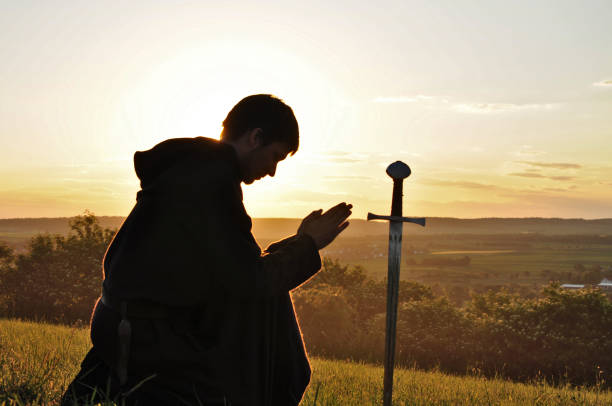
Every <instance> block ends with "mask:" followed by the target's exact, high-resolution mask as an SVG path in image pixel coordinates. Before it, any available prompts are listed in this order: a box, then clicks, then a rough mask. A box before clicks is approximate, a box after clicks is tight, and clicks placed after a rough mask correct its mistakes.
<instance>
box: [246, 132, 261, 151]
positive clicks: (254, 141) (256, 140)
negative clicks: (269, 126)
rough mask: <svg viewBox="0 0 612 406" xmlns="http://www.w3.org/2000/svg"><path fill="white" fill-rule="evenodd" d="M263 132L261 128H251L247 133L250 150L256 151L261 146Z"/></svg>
mask: <svg viewBox="0 0 612 406" xmlns="http://www.w3.org/2000/svg"><path fill="white" fill-rule="evenodd" d="M262 134H263V130H262V129H261V128H253V129H252V130H249V131H248V134H247V143H248V145H249V147H250V148H252V149H256V148H259V147H261V146H262V145H263V137H262Z"/></svg>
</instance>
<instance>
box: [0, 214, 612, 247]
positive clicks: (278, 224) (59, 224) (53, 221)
mask: <svg viewBox="0 0 612 406" xmlns="http://www.w3.org/2000/svg"><path fill="white" fill-rule="evenodd" d="M76 214H78V213H75V215H76ZM123 219H124V218H123V217H119V216H99V217H98V220H99V221H100V224H101V225H102V226H103V227H108V228H117V227H119V226H120V225H121V223H122V222H123ZM300 221H301V220H300V219H291V218H254V219H253V234H254V235H255V237H256V238H257V239H258V241H260V242H261V243H262V244H263V243H267V242H270V241H274V240H278V239H280V238H283V237H286V236H288V235H292V234H294V233H295V231H296V230H297V228H298V226H299V224H300ZM68 222H69V218H67V217H59V218H22V219H19V218H18V219H0V240H4V241H7V242H9V243H10V244H11V245H12V246H14V247H23V246H25V244H26V243H27V241H28V240H29V239H30V238H31V237H32V236H33V235H35V234H37V233H40V232H48V233H58V234H65V233H67V232H68V231H69V225H68ZM350 223H351V225H350V227H349V228H348V229H347V230H346V231H344V232H343V233H342V235H341V237H340V238H341V239H344V238H348V239H351V238H359V237H365V236H369V237H372V236H374V237H376V236H387V235H388V231H389V226H388V224H387V223H386V222H383V221H366V220H363V219H350ZM438 234H480V235H489V234H490V235H503V234H506V235H507V234H516V235H532V234H543V235H570V234H577V235H586V234H589V235H608V236H612V219H597V220H583V219H555V218H482V219H457V218H446V217H433V218H428V219H427V226H426V227H419V226H414V225H406V226H404V235H405V236H416V237H421V236H430V235H438Z"/></svg>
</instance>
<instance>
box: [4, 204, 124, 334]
mask: <svg viewBox="0 0 612 406" xmlns="http://www.w3.org/2000/svg"><path fill="white" fill-rule="evenodd" d="M114 234H115V231H114V230H110V229H102V227H100V225H99V224H98V220H97V218H96V217H95V215H94V214H92V213H90V212H87V211H86V212H85V213H84V214H83V215H81V216H77V217H74V218H73V219H71V220H70V233H69V234H68V235H67V236H62V235H50V234H39V235H36V236H35V237H33V238H32V240H31V241H30V244H29V246H28V252H27V253H25V254H21V255H18V256H16V257H14V256H13V257H12V258H11V264H10V265H5V266H3V268H2V273H1V274H0V279H1V283H2V291H3V292H5V299H4V300H5V306H4V309H3V311H4V315H5V316H10V317H18V318H24V319H36V320H45V321H53V322H63V323H75V322H80V323H83V322H87V321H88V320H89V317H90V314H91V309H92V307H93V304H94V303H95V300H96V298H97V297H98V296H99V294H100V289H101V282H100V281H101V275H102V267H101V263H102V257H103V256H104V252H105V250H106V247H107V246H108V244H109V243H110V241H111V240H112V238H113V235H114Z"/></svg>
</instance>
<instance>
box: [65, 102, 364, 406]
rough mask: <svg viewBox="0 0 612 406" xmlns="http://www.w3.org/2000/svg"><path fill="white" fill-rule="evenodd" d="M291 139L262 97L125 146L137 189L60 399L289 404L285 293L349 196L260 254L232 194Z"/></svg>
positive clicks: (285, 118) (293, 379)
mask: <svg viewBox="0 0 612 406" xmlns="http://www.w3.org/2000/svg"><path fill="white" fill-rule="evenodd" d="M298 144H299V132H298V124H297V121H296V119H295V116H294V114H293V111H292V110H291V108H290V107H289V106H287V105H286V104H285V103H284V102H283V101H281V100H280V99H278V98H276V97H274V96H271V95H263V94H260V95H253V96H248V97H246V98H245V99H243V100H241V101H240V102H239V103H238V104H237V105H236V106H234V108H233V109H232V110H231V111H230V112H229V114H228V115H227V118H226V119H225V121H224V122H223V132H222V133H221V141H216V140H213V139H209V138H203V137H198V138H179V139H170V140H166V141H164V142H162V143H160V144H158V145H156V146H155V147H154V148H152V149H150V150H148V151H143V152H136V154H135V155H134V166H135V169H136V174H137V175H138V177H139V179H140V182H141V187H142V190H140V191H139V192H138V194H137V199H136V200H137V201H136V205H135V206H134V208H133V210H132V211H131V213H130V215H129V216H128V217H127V218H126V220H125V221H124V223H123V225H122V226H121V228H120V229H119V232H118V233H117V235H116V236H115V238H114V239H113V241H112V243H111V244H110V246H109V248H108V250H107V252H106V255H105V257H104V262H103V269H104V282H103V290H102V291H103V293H102V296H101V298H100V300H99V301H98V302H97V304H96V306H95V308H94V311H93V316H92V321H91V339H92V343H93V347H92V349H91V350H90V351H89V353H88V354H87V355H86V357H85V359H84V360H83V363H82V365H81V371H80V372H79V374H78V375H77V377H76V378H75V379H74V381H73V382H72V383H71V384H70V386H69V387H68V389H67V390H66V393H65V394H64V397H63V404H74V403H75V402H76V403H77V404H79V403H80V402H85V401H86V400H85V399H88V400H91V399H92V392H93V391H94V388H95V391H96V392H97V394H98V395H96V396H97V397H96V399H97V400H98V401H100V400H105V399H109V400H118V401H119V402H122V401H125V402H126V404H136V403H138V404H140V405H160V404H163V405H175V404H176V405H179V404H188V405H191V404H194V405H196V404H204V405H209V404H210V405H213V404H219V405H222V404H231V405H297V404H298V403H299V401H300V399H301V397H302V395H303V393H304V390H305V388H306V386H307V385H308V382H309V380H310V366H309V364H308V359H307V357H306V353H305V350H304V346H303V343H302V338H301V334H300V330H299V327H298V325H297V322H296V319H295V314H294V311H293V305H292V302H291V298H290V296H289V291H290V290H292V289H294V288H296V287H297V286H299V285H300V284H302V283H303V282H305V281H306V280H307V279H309V278H310V277H312V276H313V275H314V274H315V273H316V272H317V271H318V270H319V269H320V267H321V261H320V257H319V253H318V250H319V249H321V248H323V247H325V246H326V245H328V244H329V243H330V242H331V241H333V240H334V238H335V237H336V236H337V235H338V234H339V233H340V232H341V231H342V230H343V229H344V228H346V226H348V223H347V222H346V219H347V218H348V216H349V215H350V213H351V212H350V209H351V207H352V206H351V205H347V204H346V203H340V204H339V205H337V206H335V207H333V208H332V209H330V210H328V211H327V212H325V213H322V211H321V210H317V211H314V212H312V213H311V214H310V215H309V216H307V217H306V218H305V219H304V220H303V221H302V223H301V225H300V227H299V229H298V231H297V233H296V234H295V235H293V236H291V237H288V238H286V239H284V240H282V241H279V242H276V243H273V244H272V245H270V246H269V247H268V248H267V249H266V250H265V251H264V252H263V253H262V251H261V249H260V248H259V246H258V245H257V243H256V241H255V239H254V238H253V235H252V234H251V218H250V217H249V216H248V214H247V213H246V211H245V208H244V206H243V204H242V190H241V182H244V183H246V184H250V183H252V182H254V181H255V180H258V179H261V178H263V177H265V176H266V175H270V176H274V173H275V172H276V165H277V164H278V162H280V161H282V160H283V159H285V158H286V157H287V155H289V154H294V153H295V152H296V151H297V149H298ZM270 204H274V202H270Z"/></svg>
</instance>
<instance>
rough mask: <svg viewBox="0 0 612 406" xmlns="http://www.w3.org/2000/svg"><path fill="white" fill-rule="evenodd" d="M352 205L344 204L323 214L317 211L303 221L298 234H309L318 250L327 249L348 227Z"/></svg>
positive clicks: (321, 211) (320, 210)
mask: <svg viewBox="0 0 612 406" xmlns="http://www.w3.org/2000/svg"><path fill="white" fill-rule="evenodd" d="M352 208H353V205H352V204H347V203H345V202H342V203H340V204H337V205H336V206H334V207H332V208H331V209H329V210H327V211H326V212H325V213H323V209H319V210H315V211H313V212H312V213H310V214H309V215H308V216H306V217H305V218H304V220H302V223H301V224H300V227H299V228H298V231H297V233H298V234H308V235H309V236H311V237H312V239H313V240H314V242H315V244H316V246H317V248H318V249H322V248H325V247H326V246H327V245H329V244H330V243H331V242H332V241H333V240H334V239H335V238H336V237H337V236H338V234H340V233H341V232H342V230H344V229H345V228H346V227H348V225H349V223H348V221H346V219H347V218H348V217H349V216H350V215H351V209H352Z"/></svg>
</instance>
